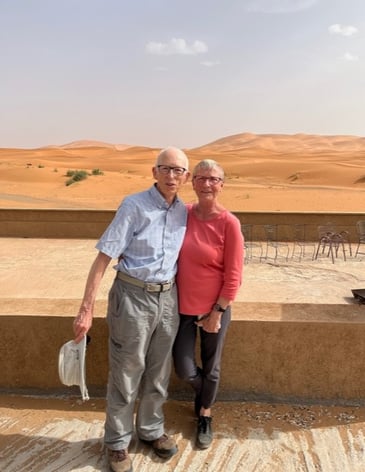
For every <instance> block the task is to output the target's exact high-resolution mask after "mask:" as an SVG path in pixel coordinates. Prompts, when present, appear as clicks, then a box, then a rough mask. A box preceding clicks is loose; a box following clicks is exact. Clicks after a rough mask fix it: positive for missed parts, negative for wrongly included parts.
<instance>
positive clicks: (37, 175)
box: [0, 133, 365, 212]
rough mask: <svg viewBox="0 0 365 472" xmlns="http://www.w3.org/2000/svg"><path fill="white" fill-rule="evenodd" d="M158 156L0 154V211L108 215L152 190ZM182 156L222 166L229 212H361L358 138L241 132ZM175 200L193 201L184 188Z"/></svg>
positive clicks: (79, 150)
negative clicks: (71, 175)
mask: <svg viewBox="0 0 365 472" xmlns="http://www.w3.org/2000/svg"><path fill="white" fill-rule="evenodd" d="M159 151H160V149H157V148H149V147H145V146H135V145H129V144H110V143H105V142H100V141H95V140H83V141H75V142H71V143H68V144H63V145H48V146H44V147H41V148H38V149H4V148H3V149H0V168H1V172H0V185H1V188H0V205H1V206H2V207H3V208H4V207H5V208H27V207H29V208H106V209H115V208H117V206H118V205H119V203H120V201H121V200H122V198H123V197H124V196H125V195H127V194H129V193H132V192H136V191H140V190H143V189H145V188H147V187H148V186H149V185H151V184H152V182H153V179H152V174H151V169H152V166H153V164H154V160H155V157H156V156H157V154H158V152H159ZM185 151H186V153H187V154H188V156H189V158H190V163H191V167H193V166H194V165H195V164H196V163H197V162H198V161H199V160H201V159H204V158H212V159H215V160H217V161H218V162H219V163H220V164H221V165H222V166H223V168H224V169H225V172H226V180H225V185H224V190H223V193H222V195H221V201H222V203H223V204H224V205H225V206H226V207H227V208H229V209H230V210H232V211H245V210H246V211H346V212H363V211H364V207H365V138H364V137H358V136H321V135H308V134H295V135H286V134H253V133H241V134H236V135H233V136H227V137H223V138H221V139H218V140H216V141H213V142H211V143H208V144H206V145H204V146H199V147H197V148H194V149H185ZM94 169H98V170H100V171H101V173H102V175H89V177H88V178H87V179H86V180H83V181H81V182H77V183H74V184H72V185H69V186H66V184H65V182H66V180H67V177H66V173H67V171H68V170H87V171H88V172H89V173H90V174H91V173H92V170H94ZM181 197H182V198H183V199H184V200H185V201H192V200H194V199H195V195H194V192H193V191H192V188H191V183H190V182H189V183H187V184H186V185H185V187H184V188H183V190H182V191H181Z"/></svg>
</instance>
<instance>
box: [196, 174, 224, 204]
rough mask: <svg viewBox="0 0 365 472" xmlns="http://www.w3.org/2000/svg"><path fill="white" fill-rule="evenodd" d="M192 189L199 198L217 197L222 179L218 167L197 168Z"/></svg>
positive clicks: (221, 185) (220, 189)
mask: <svg viewBox="0 0 365 472" xmlns="http://www.w3.org/2000/svg"><path fill="white" fill-rule="evenodd" d="M192 182H193V189H194V191H195V193H196V195H197V197H198V198H199V200H201V199H204V200H212V199H215V198H217V196H218V194H219V192H221V191H222V188H223V179H222V177H221V172H220V171H219V169H215V168H212V169H204V168H200V169H198V170H197V172H196V174H195V175H194V177H193V180H192Z"/></svg>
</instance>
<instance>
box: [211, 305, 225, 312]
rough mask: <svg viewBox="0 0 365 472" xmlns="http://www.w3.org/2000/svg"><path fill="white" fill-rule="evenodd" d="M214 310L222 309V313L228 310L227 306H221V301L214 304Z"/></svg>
mask: <svg viewBox="0 0 365 472" xmlns="http://www.w3.org/2000/svg"><path fill="white" fill-rule="evenodd" d="M213 310H215V311H220V312H221V313H224V312H225V311H226V308H223V307H221V306H220V304H219V303H216V304H215V305H214V306H213Z"/></svg>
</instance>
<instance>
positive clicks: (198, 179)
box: [193, 175, 223, 185]
mask: <svg viewBox="0 0 365 472" xmlns="http://www.w3.org/2000/svg"><path fill="white" fill-rule="evenodd" d="M193 179H194V180H195V182H197V183H198V184H205V183H206V182H208V183H209V184H210V185H217V184H219V182H222V181H223V179H221V178H220V177H203V176H202V175H194V177H193Z"/></svg>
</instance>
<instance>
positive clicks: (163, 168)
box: [157, 165, 187, 175]
mask: <svg viewBox="0 0 365 472" xmlns="http://www.w3.org/2000/svg"><path fill="white" fill-rule="evenodd" d="M157 169H158V171H159V172H160V174H164V175H168V174H169V173H170V172H171V171H172V173H173V174H174V175H183V174H184V172H186V171H187V169H185V168H184V167H170V166H163V165H160V166H157Z"/></svg>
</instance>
